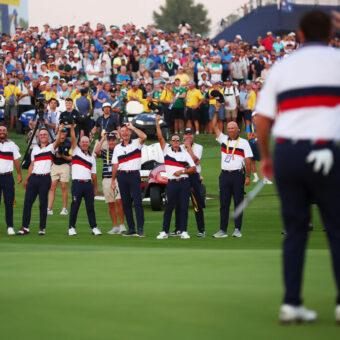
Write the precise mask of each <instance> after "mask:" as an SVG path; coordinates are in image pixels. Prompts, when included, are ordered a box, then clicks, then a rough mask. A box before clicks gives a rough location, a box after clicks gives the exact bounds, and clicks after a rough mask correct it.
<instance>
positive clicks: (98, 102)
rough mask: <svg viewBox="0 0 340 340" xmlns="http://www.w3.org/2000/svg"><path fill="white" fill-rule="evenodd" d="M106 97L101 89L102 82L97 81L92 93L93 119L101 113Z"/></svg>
mask: <svg viewBox="0 0 340 340" xmlns="http://www.w3.org/2000/svg"><path fill="white" fill-rule="evenodd" d="M106 99H107V94H106V93H105V91H103V83H102V82H98V85H97V88H96V91H95V92H94V93H93V96H92V100H93V102H94V104H93V119H94V120H95V121H96V120H97V119H98V118H99V117H100V116H102V114H103V110H102V106H103V103H105V101H106Z"/></svg>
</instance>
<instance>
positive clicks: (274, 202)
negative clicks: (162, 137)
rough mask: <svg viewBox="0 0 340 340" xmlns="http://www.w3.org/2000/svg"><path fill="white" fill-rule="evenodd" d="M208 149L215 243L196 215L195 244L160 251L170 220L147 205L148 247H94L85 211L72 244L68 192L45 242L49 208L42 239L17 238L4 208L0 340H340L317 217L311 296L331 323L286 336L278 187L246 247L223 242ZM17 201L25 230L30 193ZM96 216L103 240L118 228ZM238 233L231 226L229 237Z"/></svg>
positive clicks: (266, 196) (247, 221)
mask: <svg viewBox="0 0 340 340" xmlns="http://www.w3.org/2000/svg"><path fill="white" fill-rule="evenodd" d="M10 137H11V138H13V139H14V140H20V139H22V137H19V138H18V136H16V135H11V136H10ZM199 140H202V141H203V143H204V144H206V145H207V146H206V147H205V150H204V156H203V157H204V159H203V160H202V167H203V177H204V182H205V184H206V186H207V194H208V196H210V197H212V198H215V199H211V200H208V201H207V208H206V209H205V217H206V229H207V234H208V235H207V237H206V238H205V239H199V238H197V237H196V236H195V234H196V224H195V218H194V215H193V212H192V210H191V211H190V214H189V228H188V231H189V234H190V235H191V236H192V237H191V239H190V240H181V239H178V238H172V239H168V240H156V238H155V237H156V235H157V234H158V232H159V231H160V230H161V225H162V217H163V213H162V212H153V211H151V209H150V206H149V203H145V221H146V222H145V233H146V235H147V237H146V238H145V239H137V238H124V237H122V236H120V235H116V236H112V235H106V234H105V235H103V236H101V237H93V236H91V235H90V229H89V226H88V222H87V217H86V211H85V208H84V206H83V205H82V207H81V209H80V211H79V218H78V224H77V230H78V233H79V234H78V236H77V237H74V238H70V237H68V236H67V235H66V232H67V228H68V217H67V216H60V215H59V212H60V210H61V207H62V206H61V195H60V191H58V193H57V199H56V202H55V205H54V212H55V215H54V216H49V217H48V226H47V236H46V237H41V236H38V235H37V231H38V218H39V212H38V206H39V203H38V202H36V203H35V205H34V207H33V214H32V223H31V234H30V235H27V236H24V237H17V236H15V237H10V236H7V235H6V234H5V224H4V211H3V206H2V207H1V214H2V215H1V216H2V221H3V222H2V223H1V229H0V259H1V261H0V282H1V293H0V320H1V330H0V335H1V339H6V340H7V339H45V338H48V339H226V338H228V337H231V338H234V339H287V338H290V339H321V338H323V337H325V336H326V337H327V338H329V339H337V338H338V337H339V334H340V329H339V328H338V327H336V326H335V325H334V317H333V313H334V296H335V288H334V283H333V278H332V273H331V266H330V261H329V254H328V250H327V243H326V237H325V234H324V232H323V231H322V228H321V223H320V218H319V215H318V213H317V211H316V210H313V224H314V225H315V231H313V232H312V233H311V235H310V236H311V237H310V242H309V251H308V253H307V266H306V272H305V273H306V274H305V287H304V288H305V289H304V296H305V297H306V304H307V305H308V306H309V307H310V308H315V309H316V310H317V311H318V312H319V318H320V320H319V321H318V323H317V324H314V325H294V326H281V325H279V324H278V321H277V314H278V308H279V305H280V303H281V296H282V283H281V257H280V246H281V242H282V235H280V231H281V229H282V222H281V218H280V213H279V200H278V197H277V195H276V191H275V187H274V186H266V187H265V188H264V189H263V191H262V192H261V193H260V195H259V197H258V198H256V199H255V200H254V201H253V203H252V204H251V205H250V206H249V208H248V209H247V211H246V213H245V216H244V229H243V234H244V237H243V238H241V239H235V238H231V237H229V238H227V239H217V240H215V239H213V238H212V237H211V235H212V234H213V233H214V232H216V231H217V230H218V225H219V204H218V200H217V199H216V198H217V197H218V175H219V172H220V159H219V156H220V153H219V148H218V145H217V144H216V145H215V144H214V141H213V137H212V136H199V138H198V141H199ZM20 144H21V147H22V148H23V147H24V144H22V142H20ZM22 151H23V150H22ZM99 163H100V161H99V162H98V164H99ZM99 167H100V166H99ZM252 186H253V185H252ZM59 190H60V189H59ZM247 191H249V189H247ZM16 193H17V206H16V207H15V227H16V229H18V228H19V227H20V224H21V217H22V205H23V195H24V191H23V189H22V186H21V185H20V186H18V185H17V189H16ZM96 215H97V221H98V226H99V227H100V228H101V229H102V231H104V232H106V231H108V230H109V229H111V227H112V225H111V223H110V219H109V215H108V208H107V206H106V205H105V203H104V202H103V201H96ZM232 229H233V225H232V222H231V225H230V229H229V234H231V232H232Z"/></svg>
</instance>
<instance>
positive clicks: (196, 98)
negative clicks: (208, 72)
mask: <svg viewBox="0 0 340 340" xmlns="http://www.w3.org/2000/svg"><path fill="white" fill-rule="evenodd" d="M188 86H189V90H188V92H187V93H186V97H185V105H186V108H187V112H186V119H187V128H188V129H191V128H192V122H193V123H194V126H195V131H196V135H198V134H199V130H200V129H199V121H200V120H201V117H200V112H201V111H200V110H199V107H200V105H201V104H202V103H203V101H204V98H203V95H202V93H201V91H200V90H198V89H196V87H195V82H194V81H193V80H190V81H189V83H188Z"/></svg>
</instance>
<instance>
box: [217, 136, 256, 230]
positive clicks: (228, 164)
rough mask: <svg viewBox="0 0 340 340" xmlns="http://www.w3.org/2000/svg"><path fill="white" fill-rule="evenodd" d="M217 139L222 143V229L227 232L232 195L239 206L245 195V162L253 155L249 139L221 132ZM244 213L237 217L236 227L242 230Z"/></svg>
mask: <svg viewBox="0 0 340 340" xmlns="http://www.w3.org/2000/svg"><path fill="white" fill-rule="evenodd" d="M216 140H217V141H218V142H219V143H220V144H221V169H222V171H221V174H220V177H219V190H220V230H222V231H223V232H225V233H226V232H227V228H228V220H229V207H230V203H231V197H233V198H234V206H235V207H237V205H238V204H239V203H241V201H242V200H243V197H244V179H245V175H244V162H245V158H249V157H252V156H253V153H252V152H251V149H250V146H249V143H248V141H247V140H245V139H243V138H241V137H237V138H236V139H234V140H232V139H230V138H229V137H228V136H227V135H225V134H223V133H221V134H220V135H219V137H218V138H216ZM241 227H242V214H240V216H239V217H237V218H236V219H235V229H238V230H241Z"/></svg>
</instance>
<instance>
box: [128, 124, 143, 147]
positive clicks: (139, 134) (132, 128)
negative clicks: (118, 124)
mask: <svg viewBox="0 0 340 340" xmlns="http://www.w3.org/2000/svg"><path fill="white" fill-rule="evenodd" d="M126 127H127V128H128V129H130V130H132V131H134V132H135V133H136V135H137V136H138V138H139V142H140V143H141V144H144V142H145V141H146V138H147V135H146V134H145V133H144V132H143V131H141V130H139V129H137V128H136V127H134V126H133V125H132V124H131V123H126Z"/></svg>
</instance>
